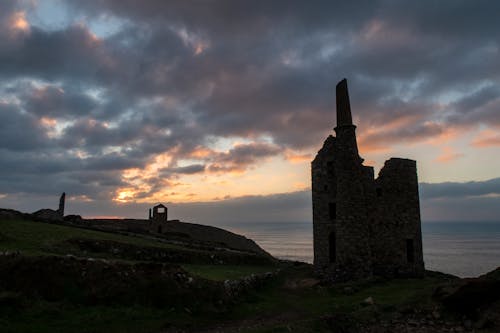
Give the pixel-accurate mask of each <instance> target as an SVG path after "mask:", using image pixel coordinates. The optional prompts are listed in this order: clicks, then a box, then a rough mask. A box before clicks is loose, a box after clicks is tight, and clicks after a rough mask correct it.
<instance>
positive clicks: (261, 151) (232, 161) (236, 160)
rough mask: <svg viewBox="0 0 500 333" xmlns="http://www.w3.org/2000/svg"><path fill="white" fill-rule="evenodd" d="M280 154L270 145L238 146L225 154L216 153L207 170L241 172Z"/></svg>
mask: <svg viewBox="0 0 500 333" xmlns="http://www.w3.org/2000/svg"><path fill="white" fill-rule="evenodd" d="M280 152H281V148H280V147H278V146H276V145H271V144H265V143H250V144H239V145H236V146H235V147H233V148H232V149H230V150H229V151H228V152H227V153H218V154H217V155H216V156H214V158H213V159H212V163H211V164H210V165H209V166H208V170H209V171H211V172H227V171H241V170H245V169H246V168H248V167H249V166H251V165H253V164H255V163H257V162H258V161H261V160H262V159H265V158H268V157H271V156H274V155H276V154H278V153H280Z"/></svg>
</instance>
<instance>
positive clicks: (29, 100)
mask: <svg viewBox="0 0 500 333" xmlns="http://www.w3.org/2000/svg"><path fill="white" fill-rule="evenodd" d="M23 99H24V102H25V103H26V104H25V109H26V111H28V112H30V113H33V114H35V115H37V116H39V117H43V116H48V117H57V118H74V117H78V116H79V115H83V114H88V113H90V112H92V110H93V109H94V108H95V107H96V106H97V102H96V101H95V100H94V99H93V98H92V97H90V96H88V95H86V94H81V93H78V92H75V91H70V92H65V91H64V90H63V89H61V88H59V87H57V86H51V85H49V86H45V87H43V88H33V89H31V90H30V91H29V92H28V94H27V95H26V96H23Z"/></svg>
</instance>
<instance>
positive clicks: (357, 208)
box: [311, 79, 424, 281]
mask: <svg viewBox="0 0 500 333" xmlns="http://www.w3.org/2000/svg"><path fill="white" fill-rule="evenodd" d="M336 95H337V96H336V97H337V127H335V132H336V135H337V136H336V137H334V136H332V135H330V136H329V137H328V138H327V139H326V140H325V142H324V144H323V147H322V148H321V149H320V150H319V152H318V154H317V155H316V157H315V158H314V160H313V161H312V163H311V173H312V201H313V232H314V266H315V270H316V271H317V273H319V274H320V275H323V276H324V277H325V278H328V279H330V280H333V281H346V280H350V279H360V278H367V277H371V276H373V275H378V276H389V277H392V276H417V277H418V276H422V275H423V273H424V262H423V255H422V234H421V223H420V206H419V195H418V181H417V167H416V162H415V161H413V160H408V159H401V158H391V159H389V160H388V161H386V162H385V165H384V167H383V168H382V169H381V170H380V172H379V176H378V178H377V179H375V178H374V170H373V167H370V166H364V165H363V159H362V158H361V157H360V156H359V154H358V146H357V142H356V133H355V130H356V126H355V125H353V123H352V115H351V106H350V101H349V94H348V90H347V80H345V79H344V80H342V81H340V82H339V83H338V84H337V87H336Z"/></svg>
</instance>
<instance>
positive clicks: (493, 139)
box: [472, 130, 500, 148]
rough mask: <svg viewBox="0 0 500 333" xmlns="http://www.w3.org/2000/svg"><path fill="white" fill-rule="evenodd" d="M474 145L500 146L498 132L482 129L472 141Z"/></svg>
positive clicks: (483, 146)
mask: <svg viewBox="0 0 500 333" xmlns="http://www.w3.org/2000/svg"><path fill="white" fill-rule="evenodd" d="M472 145H473V146H474V147H479V148H486V147H496V146H500V134H499V133H498V132H496V131H493V130H484V131H481V132H480V133H479V135H478V136H477V137H476V138H475V139H474V141H472Z"/></svg>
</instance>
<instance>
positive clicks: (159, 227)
mask: <svg viewBox="0 0 500 333" xmlns="http://www.w3.org/2000/svg"><path fill="white" fill-rule="evenodd" d="M158 233H159V234H161V225H159V226H158Z"/></svg>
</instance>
